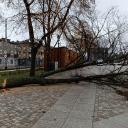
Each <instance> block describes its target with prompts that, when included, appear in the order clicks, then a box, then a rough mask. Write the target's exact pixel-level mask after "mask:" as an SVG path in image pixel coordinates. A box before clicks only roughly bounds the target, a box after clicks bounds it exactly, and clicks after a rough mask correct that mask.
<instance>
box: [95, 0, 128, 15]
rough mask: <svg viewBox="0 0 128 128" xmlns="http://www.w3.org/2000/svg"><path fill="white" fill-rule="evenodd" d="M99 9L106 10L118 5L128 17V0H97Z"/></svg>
mask: <svg viewBox="0 0 128 128" xmlns="http://www.w3.org/2000/svg"><path fill="white" fill-rule="evenodd" d="M96 4H97V9H98V10H99V11H100V12H106V11H107V10H109V9H110V8H111V7H112V6H114V7H117V8H118V9H119V12H120V14H121V15H124V16H127V17H128V0H96Z"/></svg>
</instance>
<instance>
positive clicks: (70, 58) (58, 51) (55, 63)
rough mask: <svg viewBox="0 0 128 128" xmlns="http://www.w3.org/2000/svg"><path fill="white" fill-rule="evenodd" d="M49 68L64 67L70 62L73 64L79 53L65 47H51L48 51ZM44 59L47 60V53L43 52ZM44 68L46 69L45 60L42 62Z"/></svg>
mask: <svg viewBox="0 0 128 128" xmlns="http://www.w3.org/2000/svg"><path fill="white" fill-rule="evenodd" d="M49 54H50V69H51V70H56V69H58V68H65V67H66V66H68V65H70V64H72V63H73V64H74V63H76V61H77V58H78V57H79V54H78V53H77V52H75V51H73V50H70V49H68V48H67V47H59V48H51V51H50V53H49ZM44 60H47V55H46V53H45V52H44ZM44 69H45V70H47V69H48V64H47V61H45V62H44Z"/></svg>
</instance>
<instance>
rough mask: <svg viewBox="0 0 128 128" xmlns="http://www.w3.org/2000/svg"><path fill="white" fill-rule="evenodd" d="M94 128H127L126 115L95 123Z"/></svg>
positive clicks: (127, 116) (127, 117)
mask: <svg viewBox="0 0 128 128" xmlns="http://www.w3.org/2000/svg"><path fill="white" fill-rule="evenodd" d="M94 128H128V113H125V114H122V115H119V116H115V117H110V118H109V119H104V120H102V121H97V122H95V123H94Z"/></svg>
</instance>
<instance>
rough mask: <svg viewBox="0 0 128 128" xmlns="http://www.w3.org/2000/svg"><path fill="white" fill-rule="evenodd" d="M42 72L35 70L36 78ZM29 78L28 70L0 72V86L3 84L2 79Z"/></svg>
mask: <svg viewBox="0 0 128 128" xmlns="http://www.w3.org/2000/svg"><path fill="white" fill-rule="evenodd" d="M42 72H43V69H38V70H36V76H40V74H41V73H42ZM24 77H29V69H24V70H20V69H17V70H15V71H2V72H0V84H1V83H3V81H4V79H18V78H24Z"/></svg>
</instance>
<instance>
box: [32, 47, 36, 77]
mask: <svg viewBox="0 0 128 128" xmlns="http://www.w3.org/2000/svg"><path fill="white" fill-rule="evenodd" d="M36 54H37V48H31V68H30V76H35V69H36Z"/></svg>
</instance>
